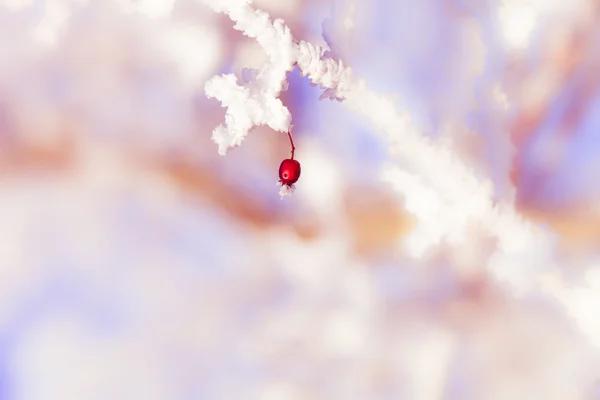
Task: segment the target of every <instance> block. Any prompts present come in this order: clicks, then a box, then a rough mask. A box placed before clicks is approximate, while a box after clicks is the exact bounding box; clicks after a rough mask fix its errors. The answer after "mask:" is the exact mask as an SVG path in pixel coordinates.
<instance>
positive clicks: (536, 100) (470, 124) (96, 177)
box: [0, 0, 600, 400]
mask: <svg viewBox="0 0 600 400" xmlns="http://www.w3.org/2000/svg"><path fill="white" fill-rule="evenodd" d="M255 6H256V7H258V8H261V9H264V10H266V11H268V12H269V13H270V14H271V15H272V16H274V17H280V18H283V19H284V20H285V21H286V23H287V24H288V25H289V26H290V28H291V30H292V33H293V34H294V36H295V37H296V39H303V40H308V41H311V42H313V43H316V44H320V45H324V44H326V43H327V44H329V46H330V48H331V52H330V55H332V56H335V57H337V58H340V59H342V60H343V61H344V62H345V63H346V65H350V66H351V67H352V68H353V70H354V71H355V74H356V75H357V76H359V77H362V78H364V79H365V80H366V82H367V84H368V86H369V87H370V88H371V89H372V90H374V91H377V92H380V93H385V94H388V95H393V96H397V99H398V106H399V107H401V108H403V109H407V110H409V112H410V113H411V116H412V118H413V119H414V121H416V124H417V126H418V127H419V128H420V129H421V131H422V132H423V134H424V135H428V136H430V137H432V138H433V139H435V140H441V141H444V140H445V141H452V143H454V145H455V146H456V148H457V149H459V151H460V152H461V153H460V154H461V157H463V158H464V160H465V162H468V163H469V165H475V166H476V169H477V173H478V174H480V175H481V176H486V177H488V178H490V179H491V180H492V181H493V183H494V187H495V197H496V200H498V201H510V202H514V204H515V207H516V208H517V209H518V210H519V212H520V213H522V214H523V215H524V216H525V218H527V219H530V220H533V221H535V222H536V223H537V224H539V226H541V227H542V228H543V229H545V230H546V231H547V232H548V234H551V235H555V237H556V248H555V249H554V253H553V254H554V257H555V260H556V262H557V263H559V264H560V265H561V266H562V269H561V273H560V274H559V275H557V276H554V275H553V276H551V277H544V278H543V279H542V278H540V282H542V283H543V285H540V288H541V289H540V290H532V291H531V292H529V293H526V294H525V295H519V296H517V295H516V294H515V293H513V292H512V291H511V289H510V288H509V287H507V286H505V285H503V284H502V282H497V281H495V280H494V278H493V277H492V276H490V275H489V274H488V272H487V270H486V268H485V263H486V255H489V253H490V251H491V249H493V247H494V242H493V240H491V239H489V238H486V237H477V236H476V235H474V237H473V245H472V247H471V248H470V249H469V251H466V252H465V251H462V252H456V251H453V250H452V248H451V246H450V245H449V244H447V243H444V242H442V243H440V244H439V245H438V246H434V247H432V248H430V249H429V250H428V252H427V254H426V255H425V256H424V257H422V258H419V259H415V258H412V257H410V256H408V255H407V253H406V251H405V247H404V246H403V243H404V241H405V239H406V238H407V237H409V235H410V233H411V231H412V229H413V228H414V227H415V226H416V225H417V224H418V221H417V220H415V218H413V217H412V216H411V215H410V214H409V213H407V212H406V211H405V208H404V206H403V201H404V200H403V199H402V198H401V197H400V196H399V195H398V194H397V193H395V192H394V190H393V188H392V187H391V185H390V184H389V183H387V182H385V181H382V180H381V179H380V176H381V169H382V166H383V165H384V164H386V163H388V162H390V161H393V162H398V160H393V157H392V156H391V155H390V151H389V147H388V145H387V143H386V141H385V140H384V138H383V137H382V136H380V135H379V134H378V133H377V132H375V131H374V130H373V128H372V127H371V126H370V125H369V123H368V121H366V120H364V119H363V118H360V117H358V116H356V115H353V114H352V113H351V112H350V111H349V110H348V109H346V108H345V107H344V105H343V104H340V103H338V102H331V101H328V100H322V101H320V100H319V96H320V94H321V92H320V90H319V89H318V88H315V87H312V86H311V85H310V83H309V82H308V81H307V79H305V78H303V77H302V76H301V75H300V74H299V72H298V71H297V70H296V71H293V72H290V73H289V74H288V81H289V89H288V90H287V91H286V92H284V93H283V94H282V100H283V102H284V104H286V106H288V107H289V109H290V111H291V112H292V116H293V124H294V135H295V142H296V147H297V150H296V157H297V159H299V160H300V161H301V163H302V168H303V169H302V177H301V179H300V180H299V182H298V184H297V186H298V188H297V190H296V193H295V194H294V196H293V197H291V198H286V199H284V200H280V198H279V196H278V188H277V186H276V181H277V179H278V178H277V169H278V166H279V163H280V162H281V160H283V159H284V158H287V157H288V155H289V143H288V141H287V136H286V135H285V134H281V133H279V132H273V131H271V130H269V129H268V128H262V127H261V128H257V129H255V130H253V131H252V132H251V134H250V135H249V136H248V137H247V139H246V140H245V141H244V143H243V145H242V146H241V147H239V148H236V149H234V150H233V151H231V152H230V153H229V154H228V155H227V156H225V157H221V156H219V155H217V149H216V146H215V145H214V143H212V142H211V140H210V135H211V131H212V130H213V129H214V128H215V127H216V126H217V125H218V124H220V123H222V121H223V118H224V114H225V110H224V109H223V108H221V107H220V105H219V104H218V102H217V101H214V100H208V99H207V98H206V97H205V96H204V93H203V86H204V83H205V82H206V80H207V79H209V78H210V77H211V76H213V75H214V74H220V73H230V72H233V73H236V74H241V71H242V68H260V66H261V65H262V63H263V62H264V55H263V53H262V51H261V49H260V47H259V46H258V44H257V43H256V42H255V41H253V40H251V39H249V38H247V37H245V36H243V35H242V34H241V33H240V32H238V31H235V30H233V29H232V26H233V24H232V22H231V21H230V20H229V19H228V18H227V17H226V16H223V15H217V14H215V13H213V12H212V11H211V10H210V9H209V8H208V7H206V6H205V5H203V4H202V2H201V1H199V0H138V1H135V0H0V399H2V400H4V399H11V400H12V399H15V400H17V399H18V400H54V399H57V400H58V399H60V400H71V399H73V400H83V399H86V400H87V399H123V400H125V399H127V400H132V399H140V400H142V399H143V400H153V399H156V400H159V399H160V400H162V399H169V400H176V399H211V400H212V399H235V400H241V399H265V400H293V399H303V400H304V399H340V400H342V399H343V400H350V399H407V400H413V399H414V400H429V399H431V400H434V399H473V400H496V399H497V400H519V399H527V400H532V399H540V400H547V399H556V400H570V399H600V391H598V388H599V387H600V386H599V384H600V357H599V356H600V353H599V351H600V322H599V321H600V273H599V271H600V257H599V256H600V183H599V182H600V157H599V155H600V90H599V86H600V74H598V71H599V70H600V23H599V20H598V19H599V17H600V14H599V12H600V3H599V2H598V1H593V0H554V1H550V0H505V1H475V0H421V1H418V2H417V1H412V0H256V1H255ZM523 267H524V268H526V266H523Z"/></svg>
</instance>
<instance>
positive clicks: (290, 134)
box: [288, 131, 296, 160]
mask: <svg viewBox="0 0 600 400" xmlns="http://www.w3.org/2000/svg"><path fill="white" fill-rule="evenodd" d="M288 136H289V138H290V144H291V145H292V160H293V159H294V151H295V150H296V147H295V146H294V139H292V133H291V132H290V131H288Z"/></svg>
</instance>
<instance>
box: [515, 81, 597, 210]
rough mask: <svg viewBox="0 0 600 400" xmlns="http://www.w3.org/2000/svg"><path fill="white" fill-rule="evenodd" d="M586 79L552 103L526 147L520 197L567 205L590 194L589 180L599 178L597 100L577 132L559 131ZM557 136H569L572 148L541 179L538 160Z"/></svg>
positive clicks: (571, 84) (554, 204) (565, 91)
mask: <svg viewBox="0 0 600 400" xmlns="http://www.w3.org/2000/svg"><path fill="white" fill-rule="evenodd" d="M583 79H584V77H582V76H581V75H580V76H577V77H574V78H573V79H571V80H570V81H569V83H568V86H566V89H565V90H564V91H563V92H562V94H561V95H560V96H559V97H558V98H557V99H556V100H555V101H554V102H553V103H552V104H551V106H550V108H549V111H548V112H547V114H546V119H545V120H544V121H543V123H542V125H541V126H540V129H539V131H538V132H537V134H535V136H534V137H533V139H532V141H531V142H530V143H529V144H528V146H526V147H525V148H524V154H523V158H522V159H523V160H524V164H523V165H522V171H523V175H522V181H521V185H520V187H519V192H520V193H519V195H520V196H523V197H525V198H534V199H538V198H540V199H541V198H543V199H544V202H545V203H546V204H548V205H552V206H565V205H568V204H569V203H571V202H573V201H576V200H577V198H578V197H580V196H586V195H588V194H591V192H590V186H589V183H590V179H593V176H597V175H598V174H597V173H596V172H595V171H594V170H593V168H594V167H593V165H594V162H595V161H596V160H597V158H598V154H600V153H599V151H600V139H598V138H599V136H598V126H599V124H600V122H599V121H598V116H599V115H600V106H599V101H598V99H596V100H595V101H594V102H593V104H592V105H591V106H590V109H589V110H588V112H587V113H586V115H585V117H584V118H583V120H582V121H580V125H579V126H577V127H575V128H574V129H576V131H574V132H561V131H560V130H559V128H558V127H559V124H560V122H561V121H563V120H564V119H565V114H567V113H568V112H569V111H570V110H569V107H570V106H571V105H572V104H573V103H574V102H575V101H576V96H578V93H579V91H580V90H581V88H582V86H583V85H585V84H586V83H585V81H584V80H583ZM557 134H560V135H565V134H567V135H569V139H568V141H566V142H565V143H566V144H567V145H568V146H569V147H568V148H567V149H565V150H563V151H564V153H563V154H564V157H562V158H561V159H560V164H559V165H556V166H554V169H553V171H551V172H552V174H551V175H550V176H544V177H543V178H544V179H543V180H539V178H540V177H541V176H540V172H541V171H540V170H539V168H538V162H539V157H540V156H543V154H544V153H545V152H546V151H547V140H550V139H552V138H553V137H554V136H555V135H557ZM596 165H597V164H596ZM590 166H591V168H592V169H590ZM596 168H598V167H597V166H596Z"/></svg>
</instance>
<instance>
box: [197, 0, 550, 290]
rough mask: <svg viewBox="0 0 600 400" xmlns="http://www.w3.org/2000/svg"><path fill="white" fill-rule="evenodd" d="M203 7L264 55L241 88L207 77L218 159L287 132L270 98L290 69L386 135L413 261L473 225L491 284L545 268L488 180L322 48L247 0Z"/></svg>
mask: <svg viewBox="0 0 600 400" xmlns="http://www.w3.org/2000/svg"><path fill="white" fill-rule="evenodd" d="M208 2H209V3H211V4H215V6H214V7H213V8H214V9H215V10H217V11H219V12H224V13H226V14H227V15H229V17H230V18H231V19H232V20H233V21H234V22H235V23H236V24H235V29H238V30H242V31H243V32H244V33H245V34H246V35H247V36H250V37H254V38H256V39H257V41H258V42H259V44H260V45H261V46H262V47H263V49H265V51H266V53H267V55H268V56H269V62H268V63H267V64H266V65H265V66H264V67H263V68H262V69H261V71H260V72H259V74H258V76H257V78H256V80H255V81H254V82H251V83H249V84H248V85H247V86H240V85H239V84H238V83H237V80H236V78H235V77H234V76H233V75H225V76H218V77H215V78H213V79H212V80H211V81H209V82H208V84H207V85H206V92H207V95H208V96H210V97H215V98H217V99H219V100H220V101H221V102H222V104H223V105H224V106H226V107H228V110H227V115H226V123H225V125H224V126H219V127H218V128H217V129H216V130H215V132H214V134H213V139H214V140H215V142H216V143H217V144H218V145H219V152H220V153H221V154H224V152H225V151H226V150H227V149H228V148H230V147H232V146H235V145H239V143H240V142H241V141H242V140H243V138H244V137H245V136H246V135H247V133H248V130H249V129H251V128H252V127H253V126H255V125H260V124H266V125H269V126H270V127H271V128H273V129H275V130H278V131H286V130H287V129H288V128H289V123H290V113H289V111H288V110H287V109H286V108H285V107H284V106H283V105H282V103H281V101H280V100H279V99H277V96H278V95H279V93H280V92H281V90H282V87H283V85H284V81H285V73H286V72H287V71H289V70H291V69H292V68H293V66H294V64H297V65H298V67H299V68H300V70H301V72H302V74H303V75H305V76H307V77H308V78H309V79H310V80H311V82H312V83H313V84H316V85H319V86H320V87H322V88H324V89H325V92H324V94H323V96H322V97H329V98H332V99H338V100H343V103H344V104H345V105H346V106H348V107H349V108H350V109H352V110H353V111H355V112H356V113H358V114H361V115H364V116H365V117H366V118H368V119H369V120H371V121H372V122H373V124H374V126H375V128H376V129H377V130H379V131H383V132H385V133H386V135H387V138H388V139H389V141H390V144H391V146H392V149H393V153H394V156H395V157H397V158H398V159H399V160H401V161H402V163H403V168H404V169H403V170H400V169H399V168H397V167H395V168H391V169H389V170H388V171H387V173H386V174H385V178H387V179H388V180H389V181H390V182H391V183H392V184H393V185H394V187H395V188H396V189H397V190H398V191H399V192H400V193H401V194H402V195H403V197H404V198H405V200H406V207H407V208H408V210H409V211H410V212H411V213H413V214H414V215H415V216H417V217H418V218H419V226H418V228H417V229H416V231H415V233H414V234H413V236H412V237H411V238H410V239H409V241H408V246H409V251H410V252H411V253H412V254H413V255H414V256H417V257H418V256H422V255H423V254H425V252H426V250H428V249H429V248H431V246H433V245H435V244H437V243H439V242H440V241H441V240H442V239H444V240H446V241H449V242H450V243H453V244H456V245H460V244H464V242H465V241H466V239H467V233H468V232H467V231H468V227H469V225H470V224H472V223H474V222H476V223H479V224H480V225H481V226H483V227H484V229H485V230H487V232H488V234H489V235H490V236H492V237H495V238H496V239H497V251H496V252H495V253H494V255H493V256H492V257H491V259H490V262H489V267H490V269H491V271H492V272H493V273H494V274H495V275H496V276H497V277H498V278H499V279H501V280H506V281H509V282H510V283H511V284H513V285H514V286H515V287H518V288H523V289H524V288H526V287H528V286H529V285H530V284H532V283H533V282H534V280H536V279H537V278H538V277H539V274H538V272H539V270H540V269H542V268H544V269H547V268H549V267H551V264H550V261H549V260H550V258H549V256H550V254H551V248H552V242H551V240H550V238H549V237H548V236H547V235H546V234H545V233H544V232H542V231H541V230H539V229H538V228H537V227H536V226H534V225H533V224H531V223H529V222H527V221H524V220H523V219H522V218H521V217H520V216H519V215H518V214H517V213H516V211H515V210H514V207H512V205H510V204H504V205H495V204H494V202H493V200H492V198H493V197H492V195H493V193H492V184H491V182H489V181H488V180H482V179H480V178H478V177H476V175H475V174H474V171H472V170H470V169H469V168H468V167H467V166H465V165H464V163H463V162H462V161H461V160H460V159H459V157H458V156H457V155H456V154H455V153H454V152H453V151H452V150H451V148H450V147H449V146H447V145H444V144H441V143H436V142H434V141H432V140H430V139H428V138H426V137H425V136H423V135H422V134H421V133H420V132H419V130H418V129H417V127H416V126H415V124H414V123H413V121H412V119H411V117H410V115H409V113H408V112H398V111H397V110H396V107H395V105H394V103H393V102H392V101H390V100H389V99H386V98H385V97H383V96H380V95H377V94H374V93H372V92H371V91H369V90H368V88H367V86H366V84H365V82H364V81H362V80H358V79H356V78H354V77H353V76H352V71H351V69H350V68H348V67H345V66H344V65H343V64H342V63H341V61H336V60H333V59H331V58H327V57H323V56H324V53H325V50H324V49H323V48H321V47H319V46H316V45H313V44H311V43H307V42H299V43H298V42H295V41H294V39H293V38H292V36H291V34H290V31H289V29H288V28H287V27H286V26H285V25H284V23H283V21H281V20H275V21H274V22H271V21H270V20H269V18H268V15H267V14H266V13H264V12H262V11H260V10H254V9H253V8H252V7H251V6H250V4H251V3H250V2H249V1H246V0H229V1H227V2H223V1H210V0H208ZM515 268H516V270H515Z"/></svg>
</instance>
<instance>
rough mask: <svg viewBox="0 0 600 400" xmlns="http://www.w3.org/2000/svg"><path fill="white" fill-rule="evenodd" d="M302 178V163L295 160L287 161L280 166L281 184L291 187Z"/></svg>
mask: <svg viewBox="0 0 600 400" xmlns="http://www.w3.org/2000/svg"><path fill="white" fill-rule="evenodd" d="M298 178H300V163H299V162H298V161H296V160H293V159H290V158H288V159H285V160H283V161H282V162H281V165H280V166H279V182H281V183H282V184H283V185H287V186H290V185H292V184H294V183H296V181H297V180H298Z"/></svg>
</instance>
